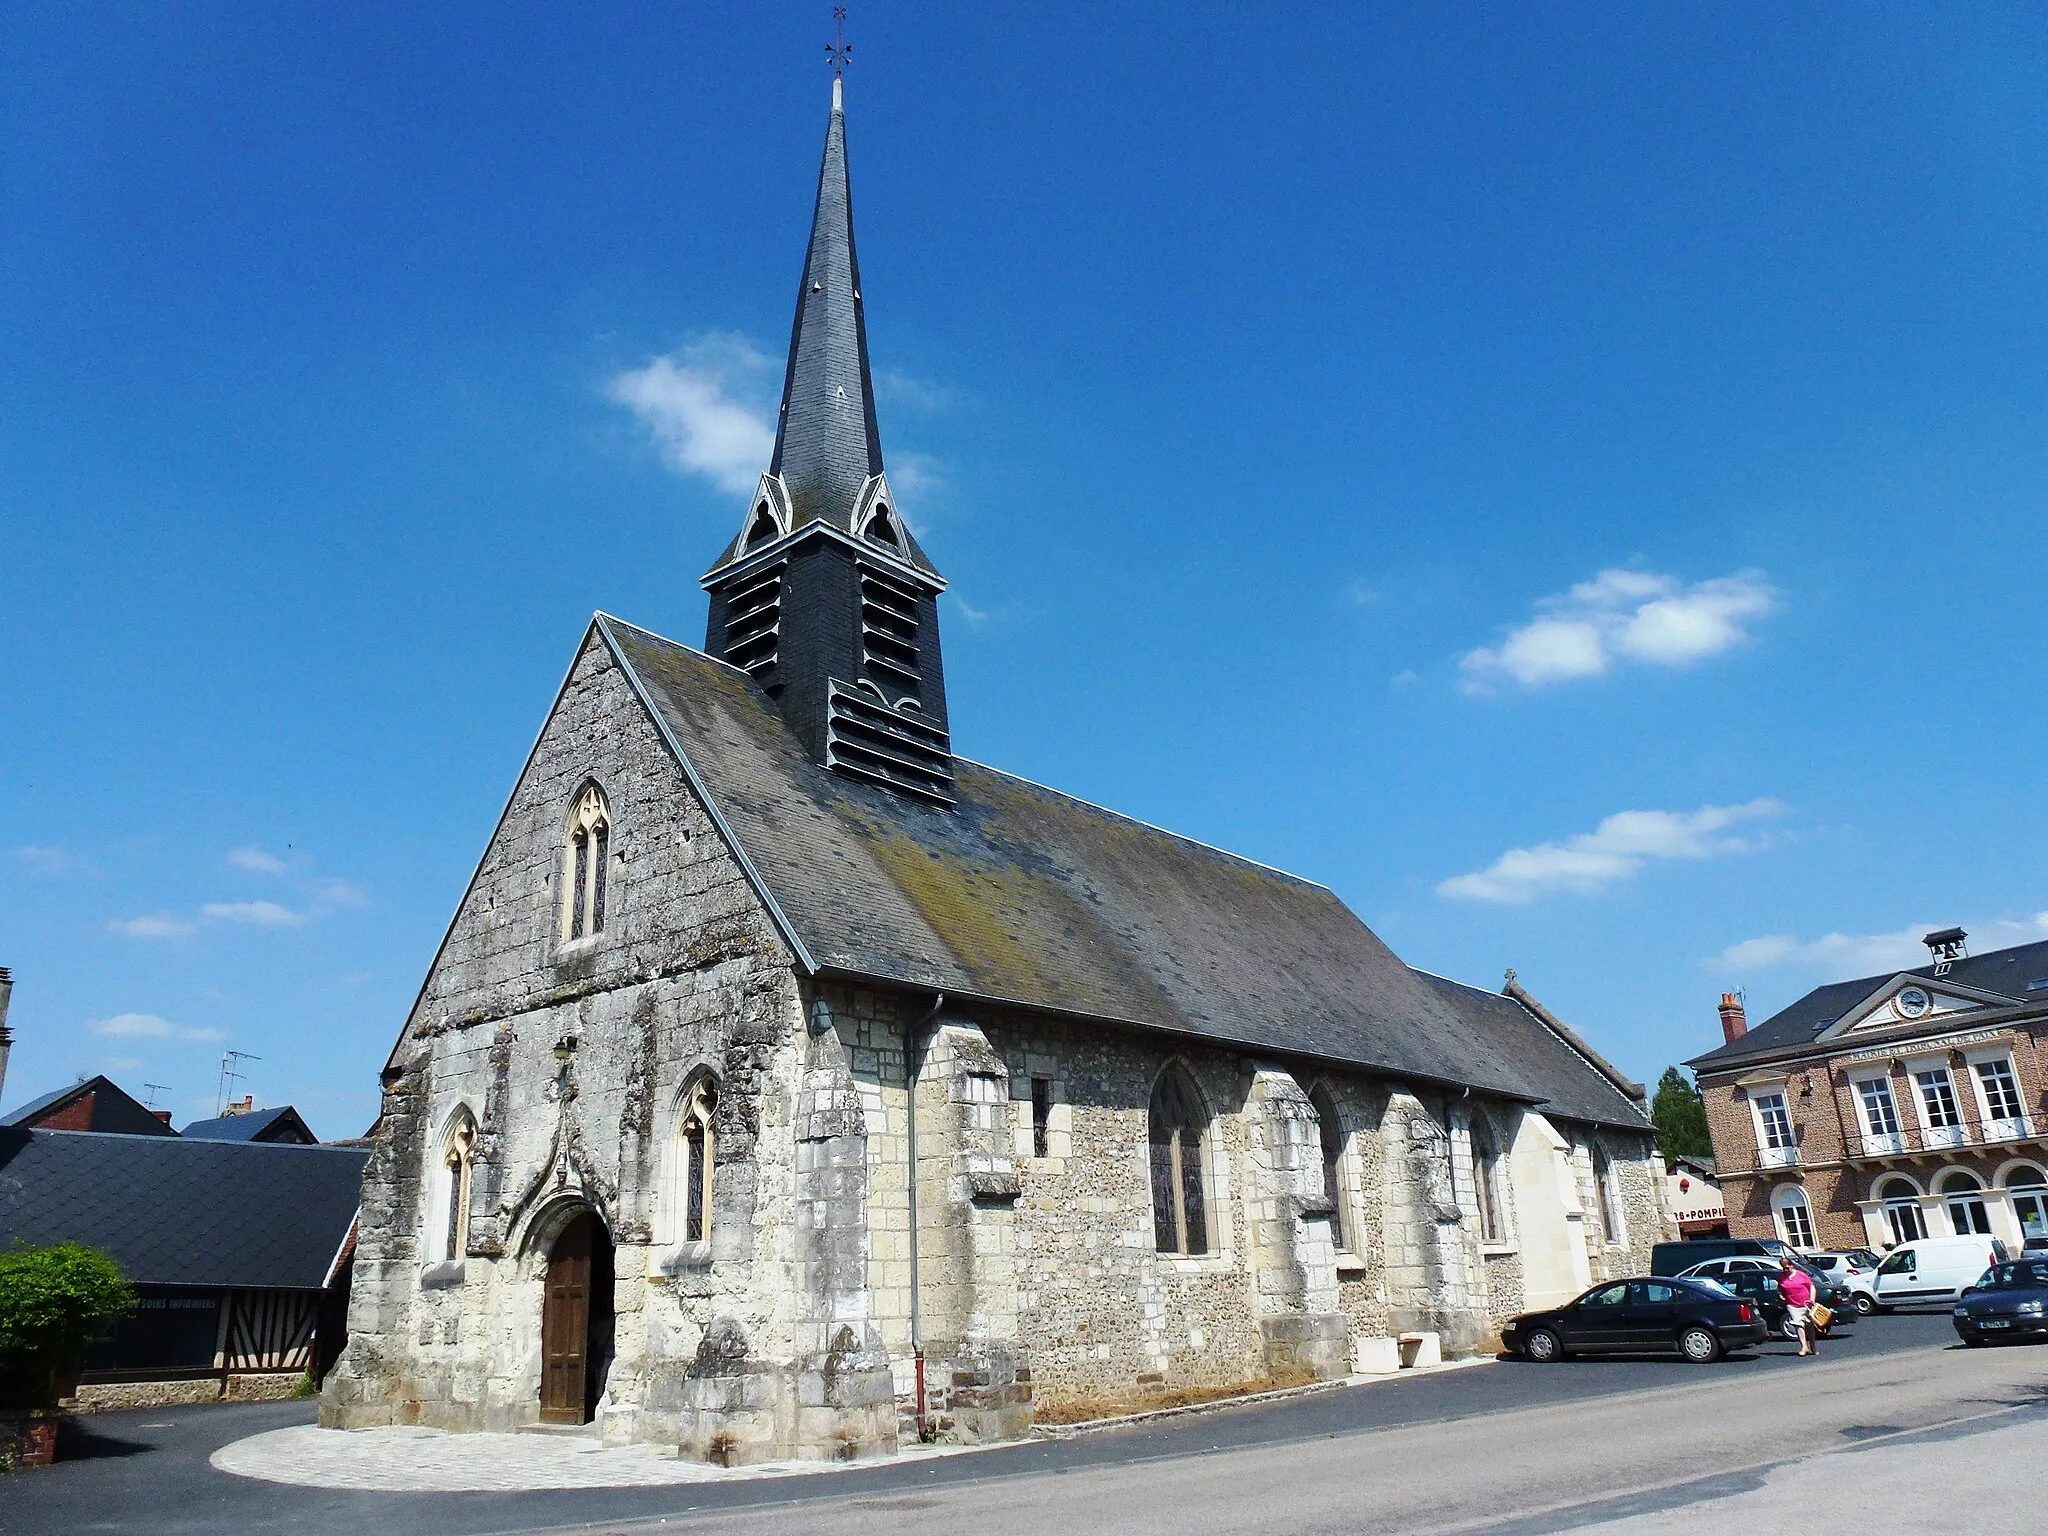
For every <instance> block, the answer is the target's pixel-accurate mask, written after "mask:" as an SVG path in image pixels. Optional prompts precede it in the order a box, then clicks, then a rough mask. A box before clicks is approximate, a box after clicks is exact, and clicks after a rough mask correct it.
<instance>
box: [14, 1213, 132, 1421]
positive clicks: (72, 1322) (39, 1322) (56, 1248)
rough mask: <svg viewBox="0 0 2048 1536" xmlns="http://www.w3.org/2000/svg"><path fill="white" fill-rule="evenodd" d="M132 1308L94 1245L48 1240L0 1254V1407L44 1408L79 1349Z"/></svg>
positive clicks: (124, 1287)
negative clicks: (50, 1242)
mask: <svg viewBox="0 0 2048 1536" xmlns="http://www.w3.org/2000/svg"><path fill="white" fill-rule="evenodd" d="M134 1310H135V1288H134V1287H133V1286H131V1285H130V1284H129V1283H128V1282H127V1280H125V1279H124V1278H122V1275H121V1271H120V1270H119V1269H118V1268H117V1267H116V1266H115V1264H114V1261H113V1260H112V1259H110V1258H108V1257H107V1256H106V1255H105V1254H104V1253H101V1252H100V1251H99V1250H98V1249H96V1248H87V1247H85V1246H83V1245H82V1244H79V1243H56V1244H53V1245H52V1246H50V1247H48V1248H27V1247H21V1248H12V1249H9V1250H8V1251H7V1252H5V1253H0V1403H4V1404H5V1405H7V1406H11V1407H17V1408H44V1407H49V1406H50V1405H51V1404H52V1402H53V1400H54V1396H55V1390H56V1385H57V1382H58V1380H59V1378H60V1377H61V1376H63V1375H65V1374H68V1373H69V1372H70V1371H71V1370H73V1369H75V1368H76V1367H77V1365H78V1362H79V1361H80V1360H81V1359H82V1358H83V1357H84V1355H85V1347H86V1345H88V1344H90V1343H91V1342H92V1341H93V1340H94V1339H95V1338H96V1337H98V1335H99V1333H100V1330H101V1329H103V1328H105V1327H106V1325H107V1324H108V1323H110V1322H112V1321H113V1320H114V1319H115V1318H117V1317H125V1316H126V1315H127V1314H128V1313H130V1312H132V1311H134Z"/></svg>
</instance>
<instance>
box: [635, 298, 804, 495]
mask: <svg viewBox="0 0 2048 1536" xmlns="http://www.w3.org/2000/svg"><path fill="white" fill-rule="evenodd" d="M772 366H773V364H772V363H771V361H770V360H769V358H768V357H766V356H765V355H764V354H763V353H762V352H761V350H760V349H759V348H758V347H756V346H755V345H754V344H753V343H752V342H751V341H749V340H748V339H747V338H746V337H744V336H740V335H735V334H733V333H730V332H713V333H712V334H710V335H707V336H702V337H699V338H698V339H697V340H696V341H694V342H692V343H691V344H690V345H688V346H686V347H683V348H682V349H681V350H680V351H676V352H670V353H667V354H665V355H663V356H660V357H654V358H650V359H648V361H647V363H646V365H645V366H644V367H640V368H629V369H627V370H626V371H625V372H623V373H621V374H619V375H618V376H617V377H615V378H614V379H613V380H612V382H611V396H612V398H613V399H614V400H616V401H618V402H619V403H620V404H621V405H624V406H627V407H629V408H630V409H631V410H632V412H633V414H634V415H636V416H638V417H639V418H640V422H641V425H643V426H644V427H646V428H647V430H648V432H649V433H650V434H651V435H652V436H653V438H654V440H655V442H656V444H658V445H659V447H660V448H661V453H662V457H663V458H664V459H665V460H667V462H668V464H669V466H670V467H671V468H673V469H677V470H680V471H682V472H684V473H686V474H696V475H704V476H707V477H708V478H709V479H711V480H712V481H713V482H714V483H715V484H716V485H717V486H718V487H719V489H721V490H726V491H731V492H733V493H734V494H735V495H741V496H744V495H745V494H746V493H747V492H749V491H751V490H753V488H754V486H755V484H756V483H757V482H758V481H759V480H760V478H761V473H762V471H763V470H765V469H767V467H768V459H769V456H770V455H771V454H772V453H773V452H774V450H775V430H774V428H773V426H772V425H771V424H770V417H769V414H768V412H767V410H766V409H764V408H763V407H762V406H761V405H760V404H759V403H758V402H757V401H754V400H750V399H749V398H748V397H749V395H750V394H751V393H753V390H754V389H756V388H758V386H759V383H760V380H761V379H762V378H763V376H764V375H765V374H766V372H767V370H769V369H770V368H772Z"/></svg>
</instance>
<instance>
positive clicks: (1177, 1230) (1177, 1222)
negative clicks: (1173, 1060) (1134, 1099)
mask: <svg viewBox="0 0 2048 1536" xmlns="http://www.w3.org/2000/svg"><path fill="white" fill-rule="evenodd" d="M1207 1124H1208V1116H1207V1114H1206V1113H1204V1111H1203V1109H1202V1101H1201V1096H1200V1094H1199V1093H1198V1092H1197V1091H1196V1088H1195V1085H1194V1083H1193V1081H1192V1080H1191V1079H1190V1078H1189V1077H1188V1074H1187V1070H1186V1069H1185V1068H1183V1067H1180V1066H1178V1065H1175V1066H1169V1067H1168V1068H1167V1069H1166V1070H1165V1071H1164V1072H1162V1073H1160V1074H1159V1081H1158V1083H1157V1084H1155V1085H1154V1087H1153V1089H1152V1113H1151V1141H1152V1235H1153V1241H1154V1245H1155V1246H1156V1247H1157V1248H1158V1250H1159V1251H1160V1252H1161V1253H1187V1254H1196V1253H1207V1252H1208V1251H1209V1217H1208V1202H1207V1200H1206V1199H1205V1198H1204V1194H1203V1184H1202V1151H1203V1143H1204V1141H1205V1140H1206V1139H1207V1138H1206V1136H1205V1135H1204V1128H1205V1127H1206V1125H1207Z"/></svg>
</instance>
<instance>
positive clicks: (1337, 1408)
mask: <svg viewBox="0 0 2048 1536" xmlns="http://www.w3.org/2000/svg"><path fill="white" fill-rule="evenodd" d="M311 1414H312V1408H311V1405H310V1404H308V1403H280V1404H260V1405H247V1406H234V1407H208V1408H186V1409H170V1410H164V1409H159V1410H151V1411H145V1412H139V1413H125V1414H106V1415H99V1416H96V1417H94V1418H91V1419H87V1420H83V1421H81V1423H80V1425H79V1427H78V1429H77V1430H76V1431H75V1432H73V1433H71V1434H68V1435H67V1436H66V1439H65V1442H64V1445H63V1447H62V1455H63V1459H62V1460H60V1462H59V1464H58V1465H57V1466H55V1467H52V1468H49V1469H47V1470H45V1471H39V1472H35V1473H29V1474H24V1475H22V1476H19V1477H13V1478H8V1479H5V1480H4V1481H0V1529H4V1530H6V1531H7V1532H9V1533H17V1532H18V1533H23V1536H32V1533H41V1532H58V1531H63V1532H152V1533H157V1532H160V1533H165V1536H226V1533H268V1532H279V1533H282V1532H292V1533H307V1536H325V1533H334V1536H362V1533H364V1532H368V1531H385V1530H405V1531H410V1530H433V1531H434V1532H436V1536H484V1533H497V1532H512V1531H536V1530H547V1529H559V1528H567V1527H578V1526H592V1525H595V1526H597V1527H598V1528H600V1529H603V1530H608V1531H611V1530H618V1531H623V1530H628V1529H631V1528H633V1527H636V1526H640V1525H643V1524H648V1525H649V1526H650V1528H651V1523H652V1522H655V1521H659V1522H660V1523H661V1525H662V1527H663V1528H666V1529H673V1528H675V1527H677V1526H679V1525H681V1526H687V1527H689V1528H690V1529H692V1530H693V1531H694V1530H699V1529H702V1530H705V1531H726V1530H731V1531H740V1530H748V1531H752V1530H756V1529H765V1524H766V1523H767V1522H771V1521H772V1522H774V1523H778V1524H780V1523H786V1522H787V1521H788V1520H789V1519H790V1518H791V1517H792V1515H793V1514H799V1513H800V1516H801V1519H802V1521H803V1524H804V1526H805V1528H806V1529H810V1530H830V1531H839V1530H844V1531H847V1532H868V1531H875V1532H880V1531H883V1530H885V1529H886V1530H887V1531H888V1532H890V1533H891V1536H899V1533H902V1532H906V1531H914V1530H920V1529H926V1528H929V1529H932V1530H938V1529H941V1528H945V1527H950V1528H953V1529H957V1528H958V1525H959V1522H961V1521H962V1520H973V1519H974V1518H975V1517H976V1514H977V1512H979V1513H980V1514H981V1515H982V1516H985V1515H986V1514H987V1513H988V1511H989V1510H990V1509H991V1508H999V1509H1003V1510H1006V1511H1009V1510H1021V1509H1024V1508H1027V1507H1028V1508H1032V1509H1035V1510H1036V1511H1037V1515H1036V1516H1035V1517H1034V1518H1042V1519H1043V1520H1045V1521H1048V1522H1060V1523H1064V1524H1067V1525H1069V1526H1077V1527H1079V1528H1081V1529H1094V1528H1099V1527H1101V1526H1104V1525H1108V1524H1115V1525H1117V1526H1118V1527H1120V1528H1122V1536H1140V1533H1142V1532H1144V1531H1147V1530H1151V1529H1155V1528H1156V1529H1160V1530H1162V1531H1164V1530H1173V1531H1174V1532H1175V1533H1176V1536H1186V1533H1187V1532H1189V1531H1192V1530H1201V1529H1222V1528H1225V1527H1226V1526H1237V1527H1241V1526H1242V1525H1243V1524H1245V1523H1246V1522H1249V1523H1252V1524H1254V1525H1257V1526H1259V1527H1261V1528H1264V1529H1276V1530H1317V1529H1332V1530H1337V1529H1357V1528H1358V1525H1359V1520H1360V1516H1361V1513H1362V1512H1363V1511H1364V1510H1366V1509H1370V1510H1371V1511H1372V1512H1373V1515H1374V1518H1373V1519H1372V1520H1371V1521H1370V1522H1369V1523H1370V1524H1372V1525H1373V1526H1374V1527H1375V1528H1376V1529H1380V1530H1397V1531H1398V1530H1416V1531H1420V1530H1426V1529H1453V1530H1463V1529H1475V1528H1478V1527H1480V1526H1483V1525H1487V1524H1489V1523H1491V1522H1496V1521H1498V1520H1500V1519H1502V1518H1509V1519H1511V1520H1513V1521H1516V1522H1521V1523H1519V1524H1516V1525H1514V1526H1513V1527H1512V1528H1514V1529H1517V1530H1530V1531H1533V1530H1537V1529H1543V1530H1558V1529H1570V1528H1575V1527H1576V1526H1577V1525H1582V1524H1585V1523H1589V1522H1593V1521H1599V1520H1607V1519H1614V1518H1619V1517H1621V1516H1624V1515H1635V1516H1644V1515H1646V1514H1654V1513H1655V1512H1656V1511H1657V1510H1659V1509H1669V1508H1675V1507H1678V1506H1676V1505H1673V1504H1672V1503H1671V1502H1670V1501H1671V1499H1672V1498H1674V1497H1680V1498H1683V1497H1692V1496H1695V1495H1696V1496H1697V1497H1700V1498H1709V1497H1711V1498H1724V1497H1734V1496H1738V1495H1751V1494H1754V1493H1755V1491H1756V1489H1757V1488H1758V1487H1759V1486H1760V1484H1759V1481H1758V1480H1759V1479H1760V1478H1763V1477H1765V1476H1766V1474H1767V1472H1768V1469H1770V1468H1772V1467H1777V1466H1781V1465H1786V1464H1790V1463H1793V1462H1797V1461H1800V1460H1802V1459H1804V1458H1808V1457H1811V1456H1815V1455H1820V1454H1823V1453H1829V1452H1834V1451H1839V1450H1842V1449H1844V1448H1846V1447H1850V1446H1856V1445H1863V1444H1865V1443H1866V1442H1867V1443H1868V1446H1869V1448H1870V1449H1873V1450H1874V1449H1876V1448H1877V1447H1878V1446H1879V1445H1881V1444H1888V1443H1891V1442H1892V1441H1893V1440H1895V1439H1898V1438H1900V1437H1910V1436H1912V1435H1915V1434H1926V1433H1929V1432H1930V1427H1932V1429H1931V1432H1932V1433H1934V1434H1936V1435H1944V1434H1946V1435H1954V1434H1955V1433H1957V1430H1956V1427H1955V1426H1956V1425H1957V1424H1958V1423H1969V1424H1977V1425H1981V1426H1982V1427H1983V1428H1984V1429H1985V1430H1986V1431H1987V1432H1988V1431H1990V1430H1994V1429H1996V1430H2006V1429H2014V1428H2018V1429H2027V1428H2029V1426H2030V1425H2031V1422H2032V1418H2033V1416H2036V1415H2041V1416H2044V1424H2048V1349H2041V1348H2026V1347H2019V1348H2008V1349H1998V1350H1977V1351H1964V1350H1962V1349H1960V1348H1958V1347H1956V1346H1955V1341H1954V1334H1953V1331H1952V1330H1951V1328H1950V1326H1949V1322H1948V1318H1947V1315H1946V1314H1945V1313H1931V1314H1914V1315H1895V1316H1891V1317H1881V1318H1872V1319H1868V1320H1865V1321H1863V1322H1861V1323H1858V1324H1856V1325H1855V1326H1854V1327H1853V1328H1851V1329H1848V1330H1846V1331H1845V1332H1844V1333H1842V1334H1840V1335H1838V1336H1837V1338H1836V1339H1834V1340H1831V1341H1829V1343H1828V1344H1827V1345H1825V1346H1824V1347H1823V1355H1822V1358H1821V1359H1820V1360H1818V1361H1803V1360H1799V1359H1797V1358H1796V1357H1795V1356H1794V1354H1793V1350H1792V1346H1790V1345H1789V1344H1767V1345H1765V1346H1764V1347H1763V1348H1761V1349H1759V1350H1757V1351H1754V1352H1750V1353H1746V1354H1743V1355H1738V1356H1735V1357H1733V1358H1731V1359H1729V1360H1726V1361H1723V1362H1721V1363H1719V1364H1717V1365H1713V1366H1705V1367H1701V1366H1687V1365H1683V1364H1681V1363H1679V1362H1676V1361H1662V1360H1629V1361H1618V1360H1603V1361H1573V1362H1565V1363H1562V1364H1559V1365H1552V1366H1533V1365H1524V1364H1516V1363H1506V1362H1503V1363H1498V1364H1487V1365H1480V1366H1475V1367H1471V1368H1467V1369H1463V1370H1457V1371H1447V1372H1444V1373H1442V1374H1437V1375H1429V1376H1421V1377H1412V1378H1396V1379H1393V1380H1388V1381H1382V1382H1376V1383H1373V1384H1370V1385H1365V1386H1359V1387H1349V1388H1344V1389H1340V1390H1337V1391H1332V1392H1325V1393H1319V1394H1315V1395H1312V1396H1307V1397H1301V1398H1295V1399H1291V1400H1288V1401H1284V1402H1280V1403H1275V1404H1270V1405H1265V1406H1261V1407H1256V1408H1242V1409H1229V1410H1219V1411H1215V1412H1210V1413H1203V1414H1196V1415H1190V1416H1187V1417H1183V1418H1177V1419H1169V1420H1163V1421H1158V1422H1156V1423H1153V1424H1150V1425H1145V1426H1140V1427H1134V1428H1130V1429H1124V1430H1117V1431H1111V1432H1105V1433H1098V1434H1092V1435H1084V1436H1079V1437H1075V1438H1072V1439H1065V1440H1057V1441H1034V1442H1029V1443H1026V1444H1022V1445H1016V1446H1005V1447H999V1448H996V1449H992V1450H989V1451H985V1452H979V1453H976V1454H973V1455H968V1456H956V1457H950V1458H945V1459H942V1460H937V1461H926V1462H922V1463H919V1464H916V1465H914V1466H903V1465H892V1464H890V1463H886V1462H878V1463H875V1464H873V1465H871V1466H866V1467H856V1468H852V1469H849V1470H847V1471H845V1472H843V1473H833V1474H827V1475H814V1476H808V1477H803V1478H792V1479H787V1480H775V1479H764V1480H757V1481H749V1482H733V1483H720V1484H711V1485H705V1484H696V1485H689V1486H682V1487H670V1488H650V1489H597V1490H554V1491H547V1492H534V1493H520V1494H484V1493H464V1494H445V1493H443V1494H414V1493H406V1494H373V1493H359V1492H340V1491H330V1490H322V1489H314V1488H300V1487H288V1486H282V1485H278V1484H271V1483H262V1482H255V1481H251V1480H247V1479H243V1478H237V1477H233V1476H230V1475H228V1474H225V1473H221V1472H217V1471H215V1470H214V1469H213V1468H212V1467H211V1466H210V1465H208V1463H207V1458H208V1456H210V1455H211V1454H212V1452H213V1451H214V1450H215V1449H216V1448H217V1447H219V1446H221V1445H224V1444H226V1443H228V1442H230V1441H233V1440H237V1439H240V1438H241V1437H243V1436H245V1435H250V1434H255V1433H258V1432H259V1431H261V1430H265V1429H274V1428H277V1427H279V1426H281V1425H285V1424H293V1423H304V1422H306V1421H308V1420H309V1419H310V1417H311ZM1910 1460H1911V1458H1903V1459H1895V1460H1893V1461H1892V1462H1890V1463H1889V1465H1891V1466H1892V1467H1894V1468H1897V1469H1900V1475H1902V1476H1903V1475H1907V1474H1906V1473H1905V1471H1904V1468H1905V1466H1906V1464H1907V1463H1908V1462H1910ZM1864 1461H1865V1462H1866V1464H1870V1465H1875V1464H1877V1463H1876V1459H1875V1458H1864ZM1731 1477H1732V1478H1735V1479H1736V1481H1735V1482H1734V1483H1727V1482H1726V1481H1725V1480H1726V1479H1728V1478H1731ZM1716 1479H1720V1480H1722V1481H1721V1482H1716V1481H1715V1480H1716ZM1673 1489H1678V1490H1681V1492H1680V1494H1677V1495H1674V1494H1673V1493H1672V1491H1671V1490H1673ZM1687 1489H1690V1490H1693V1492H1692V1494H1686V1493H1684V1492H1683V1490H1687ZM1659 1499H1662V1500H1664V1501H1665V1502H1664V1503H1661V1504H1660V1503H1658V1502H1657V1500H1659ZM1631 1500H1635V1501H1639V1502H1638V1504H1631V1503H1630V1502H1629V1501H1631ZM1643 1500H1648V1501H1649V1502H1648V1503H1640V1501H1643ZM991 1501H994V1502H993V1503H991ZM1573 1511H1579V1512H1580V1513H1573ZM1532 1521H1533V1522H1534V1523H1529V1522H1532ZM1560 1522H1561V1523H1560ZM1950 1528H1951V1529H1953V1528H1955V1527H1954V1526H1953V1525H1952V1524H1951V1526H1950Z"/></svg>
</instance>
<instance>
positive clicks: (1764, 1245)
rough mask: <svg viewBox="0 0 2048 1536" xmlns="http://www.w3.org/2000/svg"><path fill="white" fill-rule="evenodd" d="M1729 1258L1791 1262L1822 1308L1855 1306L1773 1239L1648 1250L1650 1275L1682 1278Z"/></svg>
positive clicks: (1706, 1241)
mask: <svg viewBox="0 0 2048 1536" xmlns="http://www.w3.org/2000/svg"><path fill="white" fill-rule="evenodd" d="M1730 1258H1765V1259H1769V1260H1770V1261H1771V1262H1772V1263H1776V1262H1777V1261H1778V1260H1779V1259H1790V1260H1791V1261H1792V1262H1793V1263H1794V1264H1796V1265H1798V1266H1799V1267H1800V1268H1801V1269H1803V1270H1805V1271H1806V1273H1807V1276H1808V1277H1809V1278H1810V1279H1811V1280H1812V1281H1813V1297H1814V1300H1816V1301H1818V1302H1819V1303H1820V1304H1821V1305H1822V1306H1825V1307H1831V1308H1833V1309H1834V1310H1835V1311H1837V1312H1840V1311H1842V1310H1843V1309H1844V1308H1846V1307H1853V1306H1854V1305H1855V1304H1856V1297H1855V1294H1854V1293H1853V1292H1852V1291H1850V1289H1849V1288H1848V1287H1847V1286H1846V1285H1838V1284H1836V1283H1835V1282H1834V1281H1833V1280H1831V1279H1829V1278H1828V1276H1827V1275H1826V1274H1825V1273H1823V1272H1822V1271H1820V1270H1818V1269H1815V1268H1814V1267H1813V1266H1812V1265H1811V1264H1809V1263H1807V1262H1806V1259H1805V1257H1804V1256H1803V1255H1801V1254H1799V1253H1798V1252H1796V1251H1795V1250H1793V1249H1791V1248H1787V1247H1786V1246H1785V1245H1784V1244H1783V1243H1781V1242H1779V1241H1778V1239H1777V1238H1775V1237H1700V1238H1694V1239H1692V1240H1691V1241H1690V1242H1683V1243H1659V1244H1657V1245H1656V1247H1654V1248H1652V1249H1651V1250H1650V1273H1651V1274H1653V1275H1682V1274H1684V1273H1685V1272H1686V1271H1687V1270H1689V1269H1691V1268H1692V1267H1693V1265H1695V1264H1702V1263H1705V1262H1706V1261H1707V1260H1708V1259H1730Z"/></svg>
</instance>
